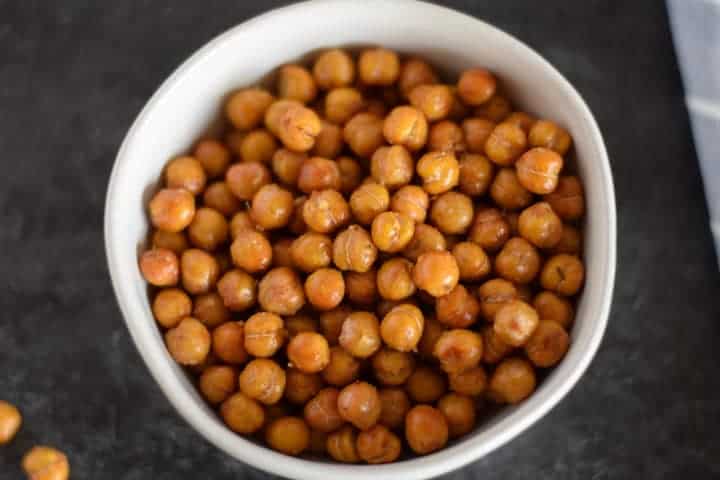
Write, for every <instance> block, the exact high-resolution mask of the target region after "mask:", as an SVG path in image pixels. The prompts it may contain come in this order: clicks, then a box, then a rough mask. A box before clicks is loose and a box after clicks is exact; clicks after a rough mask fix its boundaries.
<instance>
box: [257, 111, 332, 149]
mask: <svg viewBox="0 0 720 480" xmlns="http://www.w3.org/2000/svg"><path fill="white" fill-rule="evenodd" d="M270 119H271V121H270V124H269V125H268V127H270V126H273V128H274V130H273V129H272V128H271V130H272V131H273V133H274V134H275V135H277V137H278V138H279V139H280V141H282V143H283V145H285V147H286V148H289V149H290V150H294V151H296V152H306V151H308V150H310V149H311V148H312V147H313V146H314V145H315V138H316V137H317V136H318V135H319V134H320V131H321V130H322V122H321V121H320V117H318V116H317V114H316V113H315V112H314V111H313V110H311V109H309V108H306V107H304V106H302V104H299V103H298V104H290V105H287V106H285V107H284V109H283V110H282V111H281V112H280V113H279V118H278V123H277V124H275V125H273V122H272V120H273V118H272V116H271V117H270ZM266 123H268V121H267V116H266Z"/></svg>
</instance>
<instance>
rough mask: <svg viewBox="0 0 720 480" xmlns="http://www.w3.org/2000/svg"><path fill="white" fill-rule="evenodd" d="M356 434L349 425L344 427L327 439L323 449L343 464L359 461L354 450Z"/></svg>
mask: <svg viewBox="0 0 720 480" xmlns="http://www.w3.org/2000/svg"><path fill="white" fill-rule="evenodd" d="M356 438H357V433H356V432H355V429H353V427H351V426H350V425H345V426H344V427H342V428H340V429H339V430H337V431H336V432H333V433H331V434H330V435H328V437H327V444H326V445H325V448H326V450H327V452H328V453H329V454H330V456H331V457H332V458H333V459H335V460H337V461H338V462H343V463H356V462H359V461H360V457H359V456H358V454H357V449H356V448H355V442H356Z"/></svg>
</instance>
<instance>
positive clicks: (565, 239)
mask: <svg viewBox="0 0 720 480" xmlns="http://www.w3.org/2000/svg"><path fill="white" fill-rule="evenodd" d="M581 251H582V235H581V234H580V230H578V229H577V228H576V227H574V226H572V225H569V224H567V223H566V224H564V225H563V226H562V233H561V234H560V240H559V241H558V243H556V244H555V245H554V246H553V247H552V248H549V249H547V253H549V254H552V255H557V254H560V253H567V254H569V255H580V253H581Z"/></svg>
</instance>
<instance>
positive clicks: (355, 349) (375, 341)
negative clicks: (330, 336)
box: [338, 312, 382, 358]
mask: <svg viewBox="0 0 720 480" xmlns="http://www.w3.org/2000/svg"><path fill="white" fill-rule="evenodd" d="M338 342H339V343H340V345H341V346H342V347H343V348H344V349H345V350H347V351H348V352H350V354H351V355H353V356H354V357H358V358H368V357H370V356H372V354H373V353H375V352H377V350H378V349H379V348H380V345H381V343H382V342H381V338H380V322H378V319H377V317H376V316H375V315H373V314H372V313H369V312H353V313H351V314H350V315H348V316H347V317H345V320H344V321H343V324H342V327H341V330H340V336H339V337H338Z"/></svg>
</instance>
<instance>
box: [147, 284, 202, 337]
mask: <svg viewBox="0 0 720 480" xmlns="http://www.w3.org/2000/svg"><path fill="white" fill-rule="evenodd" d="M152 311H153V315H155V320H157V322H158V323H159V324H160V325H161V326H163V327H165V328H173V327H175V326H176V325H177V324H178V323H180V320H182V319H183V318H184V317H189V316H190V314H191V313H192V300H190V297H189V296H188V295H187V293H185V292H183V291H182V290H180V289H179V288H165V289H163V290H160V291H159V292H158V293H157V295H155V300H153V305H152Z"/></svg>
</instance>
